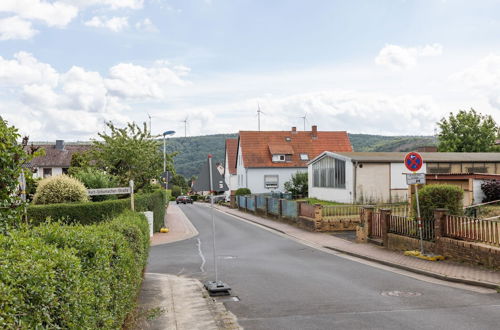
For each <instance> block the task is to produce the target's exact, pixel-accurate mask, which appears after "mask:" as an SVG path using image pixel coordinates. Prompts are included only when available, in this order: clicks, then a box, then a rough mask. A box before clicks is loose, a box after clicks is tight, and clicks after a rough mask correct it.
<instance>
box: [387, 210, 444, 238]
mask: <svg viewBox="0 0 500 330" xmlns="http://www.w3.org/2000/svg"><path fill="white" fill-rule="evenodd" d="M389 232H390V233H394V234H398V235H401V236H407V237H412V238H420V233H419V231H418V221H417V220H415V219H412V218H409V217H403V216H398V215H391V217H390V220H389ZM422 238H423V239H424V240H425V241H434V240H435V236H434V219H428V220H427V219H426V220H422Z"/></svg>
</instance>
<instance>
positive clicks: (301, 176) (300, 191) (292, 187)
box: [285, 172, 309, 197]
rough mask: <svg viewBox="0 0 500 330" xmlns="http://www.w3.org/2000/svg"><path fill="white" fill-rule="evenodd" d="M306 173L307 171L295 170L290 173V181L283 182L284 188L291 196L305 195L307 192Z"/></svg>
mask: <svg viewBox="0 0 500 330" xmlns="http://www.w3.org/2000/svg"><path fill="white" fill-rule="evenodd" d="M307 177H308V174H307V172H297V173H295V174H294V175H292V179H291V180H290V181H287V182H285V190H286V191H287V192H289V193H291V194H292V196H297V197H298V196H300V197H306V196H307V192H308V189H309V188H308V185H309V183H308V179H307Z"/></svg>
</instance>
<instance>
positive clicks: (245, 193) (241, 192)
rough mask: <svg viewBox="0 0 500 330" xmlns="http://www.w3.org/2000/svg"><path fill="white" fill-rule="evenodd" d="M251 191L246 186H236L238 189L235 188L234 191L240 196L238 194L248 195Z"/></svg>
mask: <svg viewBox="0 0 500 330" xmlns="http://www.w3.org/2000/svg"><path fill="white" fill-rule="evenodd" d="M251 193H252V192H251V191H250V189H248V188H238V190H236V193H235V195H236V196H240V195H250V194H251Z"/></svg>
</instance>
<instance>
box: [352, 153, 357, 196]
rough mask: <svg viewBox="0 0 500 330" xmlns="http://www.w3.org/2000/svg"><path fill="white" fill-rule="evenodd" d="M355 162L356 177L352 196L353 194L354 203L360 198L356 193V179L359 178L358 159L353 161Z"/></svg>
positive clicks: (353, 179)
mask: <svg viewBox="0 0 500 330" xmlns="http://www.w3.org/2000/svg"><path fill="white" fill-rule="evenodd" d="M353 164H354V177H353V178H352V185H353V190H352V196H353V201H352V203H353V204H354V203H356V201H357V200H358V196H357V195H356V181H357V178H358V161H357V160H356V161H353Z"/></svg>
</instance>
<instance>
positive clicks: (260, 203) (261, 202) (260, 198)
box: [256, 195, 267, 211]
mask: <svg viewBox="0 0 500 330" xmlns="http://www.w3.org/2000/svg"><path fill="white" fill-rule="evenodd" d="M256 200H257V209H258V210H261V211H265V210H266V208H267V203H266V196H265V195H257V197H256Z"/></svg>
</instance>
